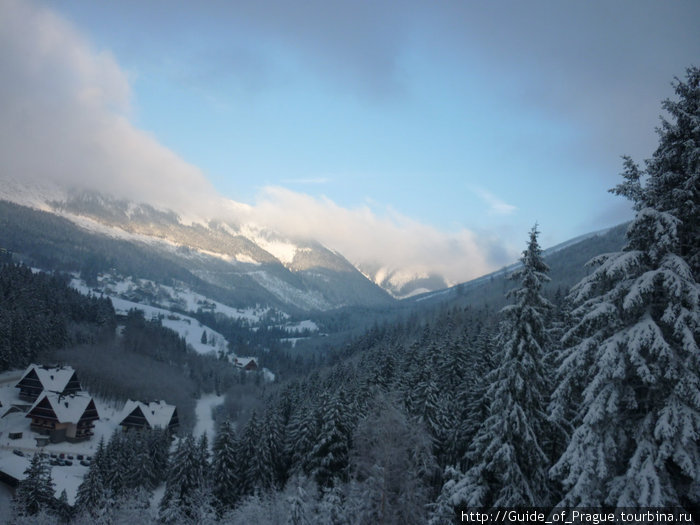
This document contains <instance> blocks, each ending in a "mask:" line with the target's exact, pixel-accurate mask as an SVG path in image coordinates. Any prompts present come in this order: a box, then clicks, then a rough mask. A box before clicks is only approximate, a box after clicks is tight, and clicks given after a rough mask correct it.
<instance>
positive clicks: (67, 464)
mask: <svg viewBox="0 0 700 525" xmlns="http://www.w3.org/2000/svg"><path fill="white" fill-rule="evenodd" d="M63 464H64V465H65V466H66V467H71V466H73V462H72V461H71V460H70V459H67V460H65V461H64V462H63Z"/></svg>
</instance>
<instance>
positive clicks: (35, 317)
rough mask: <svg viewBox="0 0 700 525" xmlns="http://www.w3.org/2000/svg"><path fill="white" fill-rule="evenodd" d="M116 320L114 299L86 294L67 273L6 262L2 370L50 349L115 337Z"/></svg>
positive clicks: (0, 282) (0, 314) (1, 296)
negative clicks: (50, 271) (77, 289)
mask: <svg viewBox="0 0 700 525" xmlns="http://www.w3.org/2000/svg"><path fill="white" fill-rule="evenodd" d="M8 259H9V257H7V258H6V261H7V260H8ZM115 322H116V321H115V314H114V309H113V308H112V303H111V301H110V300H109V299H104V298H99V297H92V296H90V297H86V296H84V295H81V294H80V293H79V292H77V291H76V290H74V289H72V288H70V287H69V286H68V277H66V276H64V275H61V274H53V275H50V274H46V273H41V272H33V271H32V270H31V269H30V268H28V267H27V266H24V265H18V264H13V263H11V262H6V263H5V264H2V265H0V371H2V370H7V369H10V368H23V367H25V366H27V365H28V364H29V363H31V362H32V361H34V360H35V359H36V357H37V355H38V354H39V353H41V352H45V351H47V350H50V349H56V348H63V347H65V346H67V345H73V344H83V343H91V342H95V341H98V340H102V339H104V338H106V337H111V336H112V334H113V333H114V327H115Z"/></svg>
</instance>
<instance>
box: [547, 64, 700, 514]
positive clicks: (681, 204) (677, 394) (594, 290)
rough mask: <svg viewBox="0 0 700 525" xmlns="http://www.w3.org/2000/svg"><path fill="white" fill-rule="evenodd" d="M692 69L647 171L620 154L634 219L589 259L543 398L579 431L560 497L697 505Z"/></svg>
mask: <svg viewBox="0 0 700 525" xmlns="http://www.w3.org/2000/svg"><path fill="white" fill-rule="evenodd" d="M699 83H700V70H699V69H698V68H690V69H689V70H688V72H687V81H686V82H682V81H680V80H676V82H675V89H676V94H677V95H678V96H679V100H678V101H676V102H671V101H666V102H665V103H664V107H665V108H666V109H667V110H668V111H669V113H670V115H671V117H672V120H671V121H664V122H663V126H662V127H661V128H660V129H659V130H658V132H659V135H660V141H659V148H658V149H657V150H656V152H655V153H654V157H653V159H652V160H650V161H648V162H647V167H646V170H644V171H642V170H640V169H639V168H638V167H637V166H636V165H635V164H634V163H633V162H632V161H631V160H630V159H626V161H625V171H624V173H623V176H624V178H625V181H624V182H623V183H622V184H620V185H619V186H618V187H617V188H615V190H613V191H614V192H615V193H618V194H620V195H624V196H626V197H628V198H630V199H631V200H632V201H633V202H634V205H635V209H636V217H635V219H634V221H633V223H632V224H631V226H630V227H629V230H628V234H627V237H628V243H627V246H626V247H625V249H624V250H623V251H622V252H618V253H612V254H607V255H604V256H601V257H598V258H596V259H594V261H593V262H592V264H593V265H595V266H597V267H596V268H595V270H594V271H593V273H592V274H591V275H590V276H588V277H586V278H584V279H583V280H582V281H581V282H580V283H579V284H578V285H577V286H575V287H574V288H573V289H572V292H571V296H572V299H573V301H574V303H575V306H576V309H575V310H574V311H573V315H574V317H575V325H574V327H573V328H572V329H571V330H570V331H569V332H568V333H567V335H566V336H565V338H564V340H565V342H570V345H569V347H568V348H567V349H566V351H565V358H564V360H563V363H562V365H561V367H560V369H559V381H558V386H557V389H556V391H555V395H554V397H553V400H552V413H553V415H554V416H555V417H556V416H557V413H559V414H561V413H562V412H563V411H564V410H565V409H566V408H567V407H570V406H571V402H570V400H572V399H573V400H574V406H575V408H576V412H575V414H576V421H575V424H576V429H575V431H574V433H573V436H572V439H571V441H570V443H569V445H568V447H567V449H566V451H565V452H564V453H563V455H562V456H561V458H559V460H558V462H557V463H556V464H555V465H554V467H553V468H552V474H553V476H554V477H555V478H557V479H558V480H560V481H561V483H562V486H563V490H564V497H563V499H562V504H564V505H581V506H599V505H612V506H620V507H639V506H691V505H697V504H698V503H700V351H699V350H698V340H700V307H699V303H700V287H699V286H698V283H697V280H696V279H697V264H698V252H699V251H700V245H699V244H698V239H699V238H700V237H699V235H700V234H699V232H700V220H698V203H699V202H700V199H699V197H700V195H699V191H700V182H699V181H700V177H699V174H700V104H699V101H700V88H699V86H698V85H699Z"/></svg>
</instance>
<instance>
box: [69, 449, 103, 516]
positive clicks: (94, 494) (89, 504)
mask: <svg viewBox="0 0 700 525" xmlns="http://www.w3.org/2000/svg"><path fill="white" fill-rule="evenodd" d="M106 505H107V491H106V489H105V483H104V479H103V478H102V472H101V469H100V467H99V465H98V464H97V463H94V462H93V463H92V465H90V469H89V470H88V472H87V474H86V475H85V478H83V482H82V483H81V484H80V486H79V487H78V494H77V496H76V498H75V508H76V510H77V511H78V512H82V513H89V514H90V515H91V516H92V517H93V518H95V517H97V516H99V515H101V514H102V513H103V512H104V509H105V506H106Z"/></svg>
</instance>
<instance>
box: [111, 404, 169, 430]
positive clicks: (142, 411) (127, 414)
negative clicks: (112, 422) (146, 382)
mask: <svg viewBox="0 0 700 525" xmlns="http://www.w3.org/2000/svg"><path fill="white" fill-rule="evenodd" d="M173 417H174V418H175V422H177V415H176V407H175V405H168V404H167V403H166V402H165V401H153V402H151V403H148V404H146V403H142V402H141V401H132V400H131V399H129V400H128V401H127V402H126V404H125V405H124V409H123V410H122V418H121V420H120V422H119V424H120V425H122V424H124V423H127V424H128V423H132V424H137V422H138V421H140V420H142V419H145V421H146V423H148V425H149V426H150V427H151V428H168V427H169V426H170V425H171V423H173ZM127 418H128V419H129V421H128V422H127V421H126V420H127Z"/></svg>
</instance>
